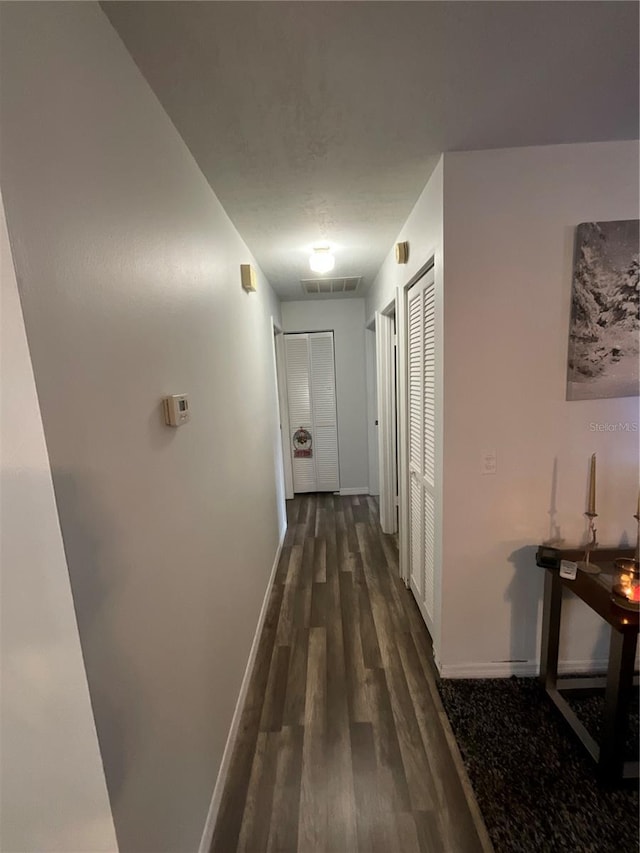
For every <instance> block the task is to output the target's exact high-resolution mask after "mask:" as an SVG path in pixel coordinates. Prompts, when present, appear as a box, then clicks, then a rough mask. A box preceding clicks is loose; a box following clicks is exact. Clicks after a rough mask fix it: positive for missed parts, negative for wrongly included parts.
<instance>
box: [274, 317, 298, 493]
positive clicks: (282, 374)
mask: <svg viewBox="0 0 640 853" xmlns="http://www.w3.org/2000/svg"><path fill="white" fill-rule="evenodd" d="M271 325H272V326H273V359H274V367H275V377H276V390H277V394H278V412H279V416H280V420H279V423H280V443H281V445H282V469H283V477H284V496H285V500H291V499H292V498H293V462H292V459H291V442H290V441H289V405H288V402H287V371H286V367H285V355H284V330H283V329H282V328H281V327H280V325H279V324H278V323H277V322H276V320H275V319H274V318H273V317H272V318H271Z"/></svg>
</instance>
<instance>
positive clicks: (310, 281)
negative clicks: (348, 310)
mask: <svg viewBox="0 0 640 853" xmlns="http://www.w3.org/2000/svg"><path fill="white" fill-rule="evenodd" d="M361 281H362V276H361V275H359V276H352V277H351V278H303V279H302V280H301V281H300V284H301V285H302V289H303V290H304V292H305V293H312V294H315V293H355V292H356V290H357V289H358V287H359V285H360V282H361Z"/></svg>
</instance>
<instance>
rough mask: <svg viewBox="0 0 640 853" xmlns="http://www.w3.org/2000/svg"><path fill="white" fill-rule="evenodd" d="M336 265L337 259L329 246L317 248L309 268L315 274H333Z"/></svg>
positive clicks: (310, 260)
mask: <svg viewBox="0 0 640 853" xmlns="http://www.w3.org/2000/svg"><path fill="white" fill-rule="evenodd" d="M335 265H336V259H335V258H334V257H333V255H332V254H331V249H330V248H329V246H317V247H316V248H315V249H314V250H313V254H312V255H311V257H310V258H309V266H310V267H311V269H312V270H313V271H314V272H320V273H323V272H331V270H332V269H333V268H334V266H335Z"/></svg>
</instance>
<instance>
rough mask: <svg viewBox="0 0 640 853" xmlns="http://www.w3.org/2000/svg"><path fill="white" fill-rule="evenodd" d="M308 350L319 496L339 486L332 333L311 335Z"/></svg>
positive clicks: (333, 490) (314, 451)
mask: <svg viewBox="0 0 640 853" xmlns="http://www.w3.org/2000/svg"><path fill="white" fill-rule="evenodd" d="M309 346H310V354H311V410H312V417H313V455H314V458H315V463H316V488H317V491H319V492H335V491H337V490H338V489H339V487H340V482H339V474H338V418H337V411H336V372H335V362H334V353H333V332H319V333H317V334H310V335H309Z"/></svg>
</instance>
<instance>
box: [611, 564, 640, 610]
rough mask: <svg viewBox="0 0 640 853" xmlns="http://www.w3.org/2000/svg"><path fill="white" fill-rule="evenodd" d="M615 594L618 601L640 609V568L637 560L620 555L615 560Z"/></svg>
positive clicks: (634, 608) (623, 604)
mask: <svg viewBox="0 0 640 853" xmlns="http://www.w3.org/2000/svg"><path fill="white" fill-rule="evenodd" d="M613 594H614V600H615V601H616V603H618V604H621V605H622V606H624V607H628V608H630V609H633V610H640V568H639V564H638V561H637V560H633V559H632V558H631V557H620V558H619V559H617V560H615V561H614V564H613Z"/></svg>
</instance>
